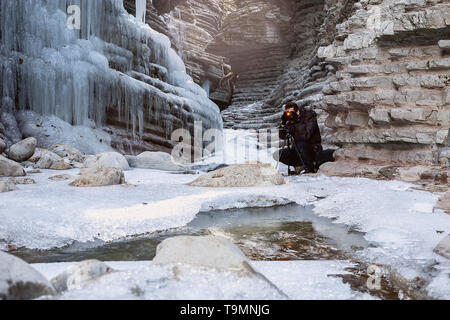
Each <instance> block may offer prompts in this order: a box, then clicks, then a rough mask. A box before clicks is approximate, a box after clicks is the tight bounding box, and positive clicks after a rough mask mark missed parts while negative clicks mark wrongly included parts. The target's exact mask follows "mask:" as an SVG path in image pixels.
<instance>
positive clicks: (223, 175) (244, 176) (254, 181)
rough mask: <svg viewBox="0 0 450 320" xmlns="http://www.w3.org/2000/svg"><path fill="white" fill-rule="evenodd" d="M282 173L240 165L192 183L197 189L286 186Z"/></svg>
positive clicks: (249, 164)
mask: <svg viewBox="0 0 450 320" xmlns="http://www.w3.org/2000/svg"><path fill="white" fill-rule="evenodd" d="M284 183H285V182H284V178H283V176H282V175H281V173H280V172H279V171H278V170H276V169H275V168H273V167H272V166H270V165H264V164H260V163H255V164H251V163H248V164H240V165H235V166H230V167H226V168H222V169H219V170H216V171H212V172H209V173H207V174H204V175H202V176H200V177H199V178H198V179H196V180H194V181H193V182H191V183H190V185H191V186H196V187H257V186H275V185H282V184H284Z"/></svg>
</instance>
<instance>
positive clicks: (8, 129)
mask: <svg viewBox="0 0 450 320" xmlns="http://www.w3.org/2000/svg"><path fill="white" fill-rule="evenodd" d="M5 102H6V103H5ZM1 103H2V107H3V108H1V110H5V104H6V105H7V107H6V109H8V108H10V107H12V106H14V102H13V101H12V99H11V98H9V97H3V99H2V101H1ZM8 106H9V107H8ZM0 123H1V124H2V125H3V127H4V132H3V133H4V134H5V138H6V140H9V143H16V142H19V141H20V140H22V133H21V132H20V129H19V126H18V124H17V120H16V117H15V116H14V114H12V113H9V112H3V113H2V112H0Z"/></svg>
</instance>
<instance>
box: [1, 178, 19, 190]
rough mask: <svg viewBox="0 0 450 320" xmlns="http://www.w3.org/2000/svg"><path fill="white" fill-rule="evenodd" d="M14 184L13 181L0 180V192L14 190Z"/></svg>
mask: <svg viewBox="0 0 450 320" xmlns="http://www.w3.org/2000/svg"><path fill="white" fill-rule="evenodd" d="M16 189H17V188H16V184H15V183H14V182H13V181H10V180H6V181H0V193H4V192H10V191H14V190H16Z"/></svg>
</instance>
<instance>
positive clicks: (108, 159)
mask: <svg viewBox="0 0 450 320" xmlns="http://www.w3.org/2000/svg"><path fill="white" fill-rule="evenodd" d="M84 166H85V167H86V168H96V167H109V168H119V169H121V170H130V166H129V165H128V161H127V159H126V158H125V157H124V156H123V155H121V154H120V153H117V152H104V153H99V154H97V155H95V156H89V157H87V158H86V160H85V161H84Z"/></svg>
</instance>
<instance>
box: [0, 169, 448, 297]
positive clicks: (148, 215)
mask: <svg viewBox="0 0 450 320" xmlns="http://www.w3.org/2000/svg"><path fill="white" fill-rule="evenodd" d="M66 173H71V174H73V175H76V174H77V173H78V169H73V170H71V171H69V172H66ZM56 174H60V172H55V171H46V170H43V173H41V174H31V175H30V177H31V178H33V179H35V180H36V184H35V185H23V186H19V190H17V191H13V192H10V193H3V194H0V221H1V224H0V239H3V241H2V242H0V243H2V247H3V248H5V247H6V245H7V244H13V245H15V246H17V247H27V248H38V249H50V248H52V247H61V246H64V245H67V244H70V243H71V242H73V241H79V242H88V241H93V240H96V239H100V240H103V241H111V240H116V239H121V238H124V237H129V236H134V235H139V234H144V233H148V232H152V231H157V230H165V229H168V228H175V227H180V226H184V225H186V224H187V223H189V222H190V221H192V220H193V219H194V217H195V216H196V214H197V213H198V212H200V211H210V210H217V209H219V210H220V209H230V208H246V207H267V206H274V205H284V204H288V203H291V202H296V203H298V204H300V205H306V204H308V205H310V204H312V205H315V208H314V213H315V214H317V215H319V216H324V217H329V218H333V219H335V222H336V223H344V224H346V225H347V226H349V228H352V229H354V230H358V231H362V232H365V238H366V239H367V240H368V241H369V242H371V243H372V246H369V247H368V248H366V249H364V250H362V251H359V252H358V253H357V255H358V256H357V257H355V258H358V259H361V260H363V261H364V262H366V263H369V264H370V263H379V264H383V265H387V266H390V267H391V268H392V269H395V270H396V271H397V272H400V274H401V275H402V276H404V277H406V278H407V279H409V280H413V279H414V278H415V277H417V276H420V277H421V278H422V279H425V280H428V281H430V282H431V283H430V285H429V286H428V287H427V289H428V292H429V294H430V295H431V296H433V297H436V298H447V299H449V298H450V262H449V260H447V259H445V258H443V257H440V256H438V255H436V254H434V253H433V248H434V247H435V246H436V245H437V243H438V242H439V241H440V240H441V239H442V237H443V234H446V233H449V231H450V216H448V215H447V214H444V213H442V212H433V206H434V204H435V203H436V201H437V198H438V197H437V196H436V195H434V194H432V193H428V192H424V191H418V190H415V189H413V188H412V187H413V185H410V184H407V183H403V182H396V181H375V180H369V179H363V178H336V177H325V176H318V177H305V176H303V177H295V178H289V179H290V181H289V183H288V184H286V185H283V186H277V187H265V188H222V189H212V188H197V187H191V186H188V185H186V183H187V182H190V181H191V180H193V179H195V178H196V177H197V175H195V174H189V175H183V174H170V173H167V172H161V171H155V170H131V171H127V172H125V176H126V182H127V183H128V185H124V186H111V187H100V188H74V187H71V186H69V185H68V182H67V181H62V182H57V181H51V180H49V179H48V177H50V176H53V175H56ZM437 231H444V233H443V234H440V233H438V232H437ZM290 274H292V272H291V273H290Z"/></svg>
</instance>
